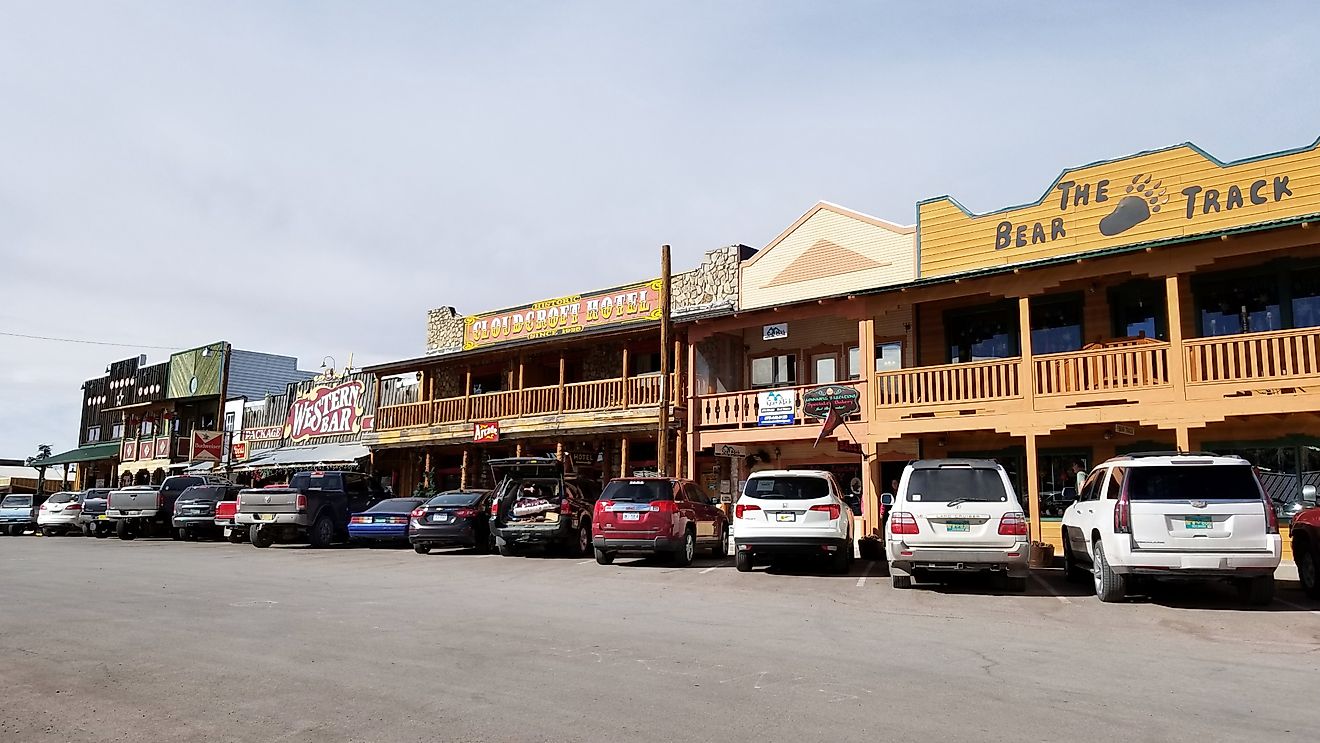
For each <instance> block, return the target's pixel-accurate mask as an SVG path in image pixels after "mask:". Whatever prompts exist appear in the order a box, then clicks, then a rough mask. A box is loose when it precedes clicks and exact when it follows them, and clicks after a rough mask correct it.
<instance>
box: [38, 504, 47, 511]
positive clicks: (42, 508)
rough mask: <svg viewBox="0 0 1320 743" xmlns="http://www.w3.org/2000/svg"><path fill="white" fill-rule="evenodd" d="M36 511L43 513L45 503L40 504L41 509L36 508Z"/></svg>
mask: <svg viewBox="0 0 1320 743" xmlns="http://www.w3.org/2000/svg"><path fill="white" fill-rule="evenodd" d="M37 510H38V511H44V510H46V504H45V503H42V504H41V508H38V509H37Z"/></svg>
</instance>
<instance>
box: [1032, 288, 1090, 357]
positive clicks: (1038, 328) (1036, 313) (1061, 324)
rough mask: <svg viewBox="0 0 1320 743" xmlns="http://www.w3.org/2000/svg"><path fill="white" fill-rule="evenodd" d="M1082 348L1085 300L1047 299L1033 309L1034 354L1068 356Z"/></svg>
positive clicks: (1078, 296) (1033, 305) (1069, 297)
mask: <svg viewBox="0 0 1320 743" xmlns="http://www.w3.org/2000/svg"><path fill="white" fill-rule="evenodd" d="M1081 347H1082V297H1081V296H1080V295H1073V296H1067V297H1057V298H1047V299H1042V300H1040V301H1038V302H1035V303H1033V304H1032V306H1031V352H1032V353H1033V354H1044V353H1065V352H1067V351H1077V350H1080V349H1081Z"/></svg>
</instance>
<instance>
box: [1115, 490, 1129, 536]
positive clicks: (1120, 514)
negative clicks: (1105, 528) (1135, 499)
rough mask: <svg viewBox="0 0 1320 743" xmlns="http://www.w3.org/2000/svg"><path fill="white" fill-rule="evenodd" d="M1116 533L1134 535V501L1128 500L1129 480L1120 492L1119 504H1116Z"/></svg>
mask: <svg viewBox="0 0 1320 743" xmlns="http://www.w3.org/2000/svg"><path fill="white" fill-rule="evenodd" d="M1114 533H1115V534H1131V533H1132V501H1130V500H1128V489H1127V480H1124V481H1123V489H1122V490H1121V491H1120V492H1119V495H1118V503H1116V504H1114Z"/></svg>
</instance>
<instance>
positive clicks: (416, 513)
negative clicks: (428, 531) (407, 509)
mask: <svg viewBox="0 0 1320 743" xmlns="http://www.w3.org/2000/svg"><path fill="white" fill-rule="evenodd" d="M425 515H426V509H425V508H414V509H413V512H412V517H413V518H415V519H420V518H422V517H423V516H425Z"/></svg>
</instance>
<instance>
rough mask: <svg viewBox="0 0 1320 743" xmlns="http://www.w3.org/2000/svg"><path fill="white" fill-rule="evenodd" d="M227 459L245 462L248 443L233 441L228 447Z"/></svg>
mask: <svg viewBox="0 0 1320 743" xmlns="http://www.w3.org/2000/svg"><path fill="white" fill-rule="evenodd" d="M229 458H230V459H232V460H234V461H235V462H246V461H247V458H248V442H246V441H235V442H234V443H232V444H230V445H229Z"/></svg>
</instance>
